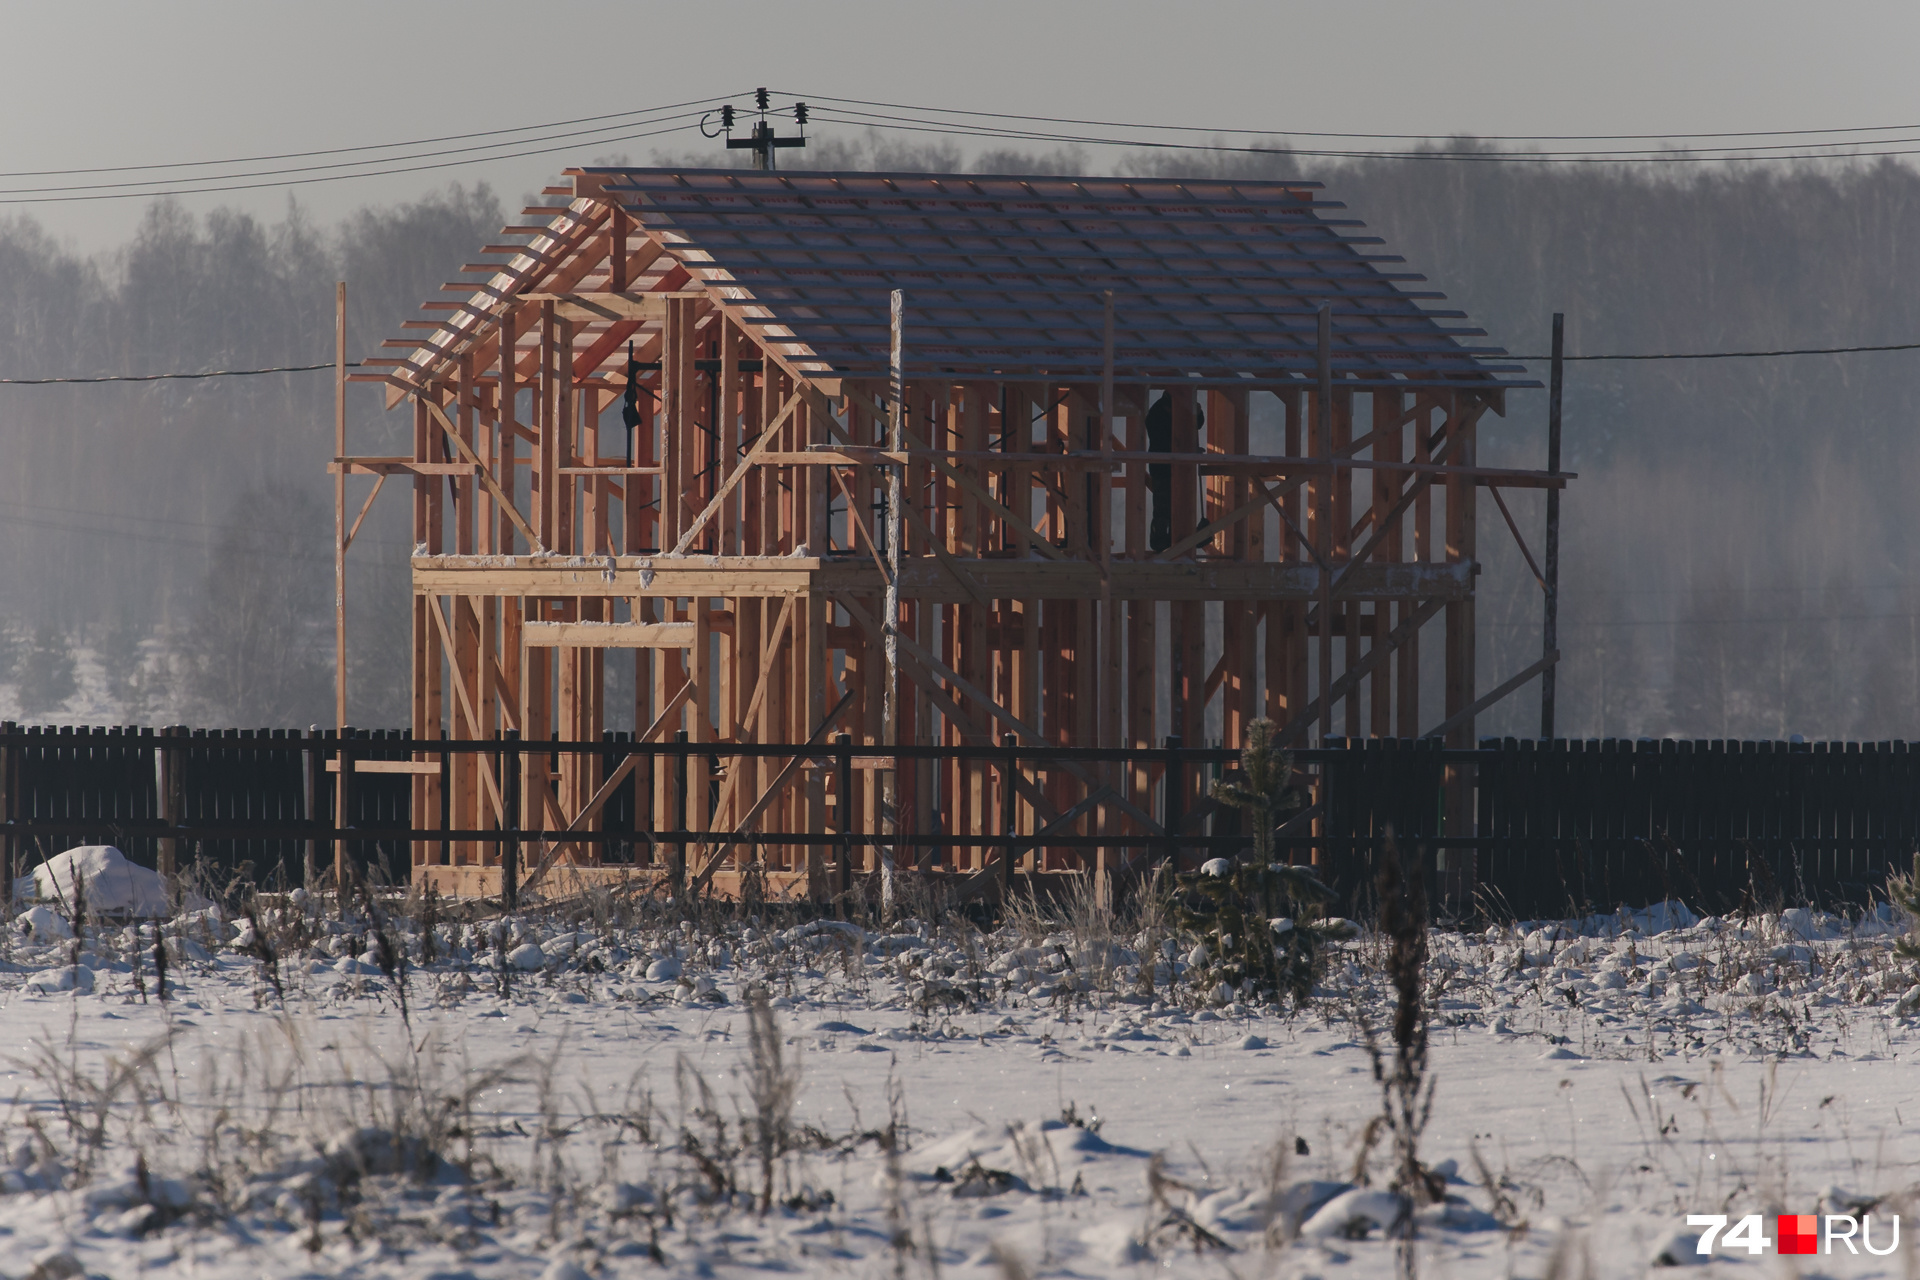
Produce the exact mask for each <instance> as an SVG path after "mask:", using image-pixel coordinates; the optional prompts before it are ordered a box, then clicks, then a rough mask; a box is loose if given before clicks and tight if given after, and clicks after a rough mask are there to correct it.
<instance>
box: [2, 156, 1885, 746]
mask: <svg viewBox="0 0 1920 1280" xmlns="http://www.w3.org/2000/svg"><path fill="white" fill-rule="evenodd" d="M783 159H790V157H783ZM808 160H809V164H810V167H818V168H881V169H903V170H955V169H972V170H977V171H997V172H1035V171H1041V172H1053V173H1075V172H1096V171H1106V172H1120V173H1131V174H1141V175H1145V174H1157V175H1163V176H1178V175H1188V176H1210V177H1211V176H1234V175H1240V174H1244V175H1247V176H1274V175H1285V176H1294V177H1307V178H1313V179H1317V180H1319V181H1321V182H1323V183H1324V184H1325V186H1326V188H1327V192H1326V194H1327V195H1328V196H1329V197H1331V198H1335V199H1339V200H1343V201H1345V202H1346V203H1347V204H1348V205H1349V206H1350V209H1351V211H1352V213H1353V215H1354V216H1357V217H1359V218H1361V219H1363V220H1365V221H1366V222H1367V223H1368V224H1369V225H1370V227H1371V228H1372V229H1373V230H1375V231H1376V232H1377V233H1378V234H1380V235H1381V236H1383V237H1384V238H1385V239H1386V241H1387V243H1388V245H1389V246H1390V247H1391V248H1392V250H1393V251H1395V252H1398V253H1400V254H1403V255H1404V256H1405V257H1406V259H1407V260H1408V263H1409V264H1410V265H1411V267H1412V268H1413V269H1415V270H1418V271H1421V272H1424V273H1425V274H1426V275H1427V276H1428V277H1429V278H1430V279H1431V281H1432V282H1433V284H1434V286H1435V287H1437V288H1439V289H1441V290H1444V291H1445V292H1446V293H1447V294H1448V296H1449V298H1450V299H1451V300H1452V304H1453V305H1458V306H1460V307H1461V308H1463V309H1464V310H1466V311H1467V312H1468V313H1469V314H1470V315H1472V317H1473V318H1474V320H1475V322H1476V323H1478V324H1479V325H1480V326H1482V327H1484V328H1485V329H1486V330H1487V332H1488V334H1489V336H1490V339H1491V340H1492V341H1493V342H1496V343H1499V344H1501V345H1503V346H1505V347H1506V348H1507V349H1508V350H1510V351H1513V352H1515V353H1519V354H1538V353H1542V352H1544V351H1545V350H1546V349H1547V342H1548V332H1549V318H1550V316H1551V314H1552V313H1553V312H1555V311H1562V312H1565V313H1566V315H1567V335H1568V339H1567V340H1568V349H1569V351H1570V352H1572V353H1575V354H1603V353H1620V352H1632V353H1638V352H1697V351H1716V350H1735V349H1742V350H1744V349H1769V348H1780V347H1800V346H1838V345H1854V344H1875V343H1891V342H1902V341H1920V306H1917V305H1916V290H1915V285H1916V283H1920V281H1917V280H1916V275H1915V271H1914V268H1913V267H1912V266H1911V265H1910V264H1909V263H1908V261H1907V259H1906V255H1905V252H1904V250H1905V248H1906V246H1907V245H1908V244H1910V243H1914V244H1920V237H1916V236H1915V235H1914V234H1913V233H1915V232H1916V231H1920V175H1917V174H1916V173H1915V171H1914V170H1912V169H1910V168H1908V167H1906V166H1904V165H1900V164H1897V163H1895V162H1892V161H1881V162H1879V163H1876V164H1866V163H1861V164H1858V165H1853V166H1847V165H1835V164H1832V163H1823V164H1820V165H1817V166H1814V165H1808V166H1794V165H1766V166H1755V167H1752V168H1745V169H1743V168H1739V167H1737V166H1708V165H1697V166H1696V165H1683V164H1682V165H1668V166H1654V167H1615V166H1560V165H1544V164H1520V163H1499V162H1446V161H1440V160H1414V161H1359V162H1344V163H1338V164H1331V165H1328V164H1322V163H1320V162H1311V163H1299V164H1296V163H1294V162H1292V161H1290V160H1289V159H1288V158H1286V157H1284V156H1263V157H1258V158H1233V159H1230V160H1227V161H1224V162H1221V161H1215V160H1212V159H1209V158H1206V157H1199V158H1194V157H1186V158H1169V157H1167V156H1165V155H1159V154H1156V155H1148V156H1137V157H1131V158H1129V159H1127V160H1126V161H1123V162H1121V163H1119V164H1112V165H1107V164H1103V163H1101V162H1097V161H1095V160H1094V159H1093V158H1091V157H1089V156H1087V155H1085V154H1082V153H1079V152H1075V151H1071V150H1068V151H1059V152H1053V153H1048V154H1041V155H1025V154H1019V153H1006V152H1002V153H991V154H985V155H978V156H974V157H972V158H971V159H969V158H967V157H966V156H964V155H962V154H961V153H960V152H959V151H957V150H956V149H954V148H952V147H951V146H947V145H943V144H933V145H928V146H905V147H903V146H897V145H890V144H887V143H885V142H884V141H881V140H879V139H876V138H867V139H852V140H845V141H839V142H832V141H829V142H827V143H826V144H824V145H821V144H816V146H815V147H814V148H813V149H812V150H811V151H810V152H809V153H808ZM671 161H672V162H674V163H688V162H691V163H713V158H712V157H709V156H705V155H700V156H684V157H672V158H671ZM504 212H505V210H504V209H503V206H502V202H501V201H500V199H499V198H498V197H497V196H496V195H495V194H494V193H492V192H491V191H489V190H488V189H487V188H485V187H473V188H463V187H458V186H456V187H451V188H448V189H446V190H443V191H440V192H436V193H433V194H431V195H428V196H426V197H425V198H423V199H421V200H419V201H417V202H415V203H411V204H403V205H398V206H394V207H388V208H370V209H366V210H363V211H361V212H359V213H357V214H355V215H353V216H351V217H349V218H346V219H344V220H342V221H341V222H340V223H338V224H337V225H330V226H319V225H315V224H313V223H312V222H310V221H309V220H307V219H306V218H305V217H304V216H302V215H301V213H300V212H299V210H298V208H297V207H296V206H293V205H291V204H290V205H289V208H288V212H287V214H286V216H285V217H283V218H282V219H281V220H280V221H278V222H276V223H271V224H269V223H266V222H263V221H261V220H259V219H256V218H253V217H250V216H247V215H244V214H240V213H233V212H220V213H214V214H211V215H208V216H205V217H192V216H189V215H187V214H186V213H184V212H182V211H181V210H180V209H179V208H177V207H175V206H171V205H167V204H164V203H162V204H156V205H154V206H153V207H152V208H150V209H149V210H148V211H147V215H146V217H145V220H144V222H143V223H142V225H141V227H140V229H139V231H138V233H137V234H136V235H135V236H134V237H133V239H132V240H131V241H130V242H129V243H127V244H126V245H125V246H123V247H121V248H120V249H118V250H116V251H114V252H112V253H107V254H101V255H96V256H92V257H86V256H81V255H78V254H76V253H74V252H71V251H69V250H67V249H65V248H63V247H62V245H61V243H60V242H59V240H58V239H57V230H58V228H57V226H54V227H47V226H42V225H41V224H39V223H37V222H35V221H33V220H31V219H28V218H17V219H14V220H11V221H4V222H0V376H10V377H48V376H73V375H89V374H105V373H142V372H160V371H168V370H181V369H209V368H245V367H256V366H263V365H277V364H306V363H313V362H315V361H318V360H325V359H328V358H330V356H331V354H332V325H333V312H332V291H333V283H334V281H335V280H337V279H345V280H346V281H347V282H348V290H349V298H350V300H351V305H350V308H349V332H350V341H349V352H350V355H351V356H353V357H358V356H359V355H362V354H366V353H369V352H372V351H373V350H374V348H375V347H376V346H377V344H378V342H379V340H380V339H381V338H382V337H384V336H387V335H389V334H392V333H395V332H397V331H398V326H399V322H400V321H401V320H402V319H405V318H408V317H410V316H412V315H414V314H416V313H417V308H418V306H419V303H420V302H421V301H422V300H423V299H426V298H428V297H430V296H433V295H434V294H435V293H436V292H437V291H438V287H439V285H440V283H441V282H442V281H444V280H447V279H449V278H450V277H451V275H452V273H454V272H455V270H456V269H457V268H458V267H459V265H460V264H461V263H463V262H466V261H469V260H471V258H472V256H473V254H474V252H475V250H476V249H477V248H478V246H479V245H481V244H482V243H485V242H487V241H489V240H492V239H495V238H497V237H496V234H495V233H496V232H497V231H498V229H499V227H500V226H501V224H502V222H503V221H504V220H505V219H504V217H503V214H504ZM1535 368H1536V369H1537V370H1538V371H1539V372H1540V374H1541V375H1542V376H1543V377H1544V372H1545V366H1544V364H1541V365H1537V366H1535ZM1916 388H1920V352H1907V353H1887V354H1874V355H1852V356H1803V357H1793V358H1783V359H1769V360H1716V361H1697V362H1695V361H1674V362H1657V363H1655V362H1647V363H1640V362H1635V363H1576V364H1572V365H1570V366H1569V373H1568V381H1567V392H1566V462H1565V465H1566V466H1567V467H1568V468H1570V469H1572V470H1575V471H1578V472H1579V473H1580V479H1579V480H1578V481H1577V482H1576V483H1575V484H1574V485H1573V487H1572V488H1571V489H1570V490H1569V492H1568V495H1567V498H1566V503H1565V520H1566V524H1565V533H1564V542H1563V548H1564V549H1563V605H1562V621H1561V634H1562V641H1561V648H1562V651H1563V653H1564V654H1565V658H1564V663H1563V667H1562V674H1561V677H1560V695H1559V697H1560V731H1561V732H1562V733H1563V734H1566V735H1572V736H1646V735H1654V736H1658V735H1679V736H1685V737H1716V738H1717V737H1745V738H1753V737H1764V738H1771V737H1785V736H1788V735H1791V734H1801V735H1805V736H1806V737H1809V738H1823V737H1831V738H1870V739H1872V738H1920V578H1917V577H1916V569H1920V565H1916V555H1915V552H1914V549H1913V540H1912V538H1911V537H1910V535H1909V528H1910V526H1911V524H1912V519H1911V516H1910V510H1911V507H1912V503H1911V501H1910V495H1911V494H1912V493H1913V492H1914V490H1915V482H1916V480H1920V434H1917V433H1916V432H1915V430H1914V417H1915V414H1914V403H1915V395H1914V392H1915V390H1916ZM331 413H332V388H331V379H330V378H329V377H328V376H327V375H326V374H324V373H322V374H281V375H270V376H264V377H258V378H232V379H221V380H215V381H207V382H174V383H148V384H108V385H91V386H71V387H36V388H28V387H4V388H0V450H4V456H5V458H6V465H5V466H4V467H0V533H3V536H0V599H4V600H5V602H6V603H5V607H4V610H3V611H0V618H3V619H4V622H5V627H4V634H3V635H0V714H12V715H15V716H17V717H20V718H25V719H32V720H82V721H93V722H99V721H102V720H115V721H118V720H124V721H127V722H134V723H159V722H162V721H171V720H185V721H191V722H195V723H206V724H244V725H295V724H307V723H314V722H322V721H326V720H328V719H330V717H331V701H332V700H331V670H332V650H331V645H332V632H331V626H330V612H329V602H330V588H331V567H330V552H329V536H330V531H331V528H332V519H331V511H330V509H329V507H330V502H331V487H330V483H329V480H328V478H327V476H326V474H325V471H324V464H325V459H326V458H327V456H328V455H329V452H330V449H331ZM351 417H352V422H353V427H352V430H353V433H354V443H353V447H354V449H355V450H356V451H364V452H374V453H378V452H387V451H398V450H399V449H400V447H401V445H400V443H399V440H398V433H399V430H400V428H401V426H402V423H401V422H400V419H399V417H398V416H397V415H388V414H385V413H384V412H383V411H382V410H381V408H380V403H379V399H378V395H377V393H376V392H373V391H370V390H364V389H356V391H355V393H354V397H353V400H352V412H351ZM1544 417H1545V397H1544V395H1543V394H1542V393H1539V392H1524V393H1516V394H1515V395H1513V396H1512V397H1511V398H1510V401H1509V405H1508V410H1507V415H1506V417H1505V418H1504V419H1502V420H1497V421H1494V422H1493V423H1492V425H1491V426H1489V427H1487V428H1486V429H1485V430H1484V432H1483V443H1482V448H1481V453H1482V458H1483V460H1485V461H1489V462H1498V463H1500V464H1503V465H1515V466H1529V467H1537V466H1541V465H1543V464H1544V460H1545V432H1544ZM1530 499H1531V500H1532V502H1531V505H1529V500H1530ZM404 508H405V504H404V502H402V501H399V500H395V501H393V502H391V503H387V502H383V503H382V504H381V507H380V508H377V509H376V514H375V515H374V516H373V517H372V518H370V519H369V521H368V525H367V528H366V529H364V530H363V531H362V533H361V535H360V538H359V540H358V541H356V543H355V545H354V550H353V554H352V557H351V561H352V565H353V567H352V570H351V577H350V584H349V591H350V599H351V601H352V609H353V611H354V615H355V622H354V626H355V633H354V634H355V640H354V647H353V649H352V651H351V652H350V659H351V667H352V671H353V679H352V688H353V694H354V696H353V702H352V706H351V714H352V717H353V719H354V720H355V722H356V723H360V724H367V725H388V724H393V725H397V724H401V723H404V718H405V715H404V713H405V669H404V654H405V627H406V616H405V598H406V589H405V584H406V576H405V575H406V568H405V566H406V555H407V552H408V550H409V546H408V542H407V537H406V535H407V523H406V512H405V509H404ZM1514 515H1515V517H1516V519H1517V520H1519V521H1520V523H1521V527H1522V529H1523V530H1524V531H1525V532H1526V534H1527V536H1528V538H1529V540H1530V542H1531V543H1532V545H1533V547H1534V549H1535V552H1536V554H1537V553H1538V549H1539V533H1540V525H1541V518H1542V517H1541V507H1540V505H1539V503H1538V501H1537V495H1517V496H1516V500H1515V501H1514ZM1481 522H1482V523H1481V546H1482V549H1483V558H1484V559H1485V560H1486V561H1487V569H1486V572H1485V574H1484V576H1483V577H1482V579H1481V591H1482V595H1481V600H1482V620H1483V621H1482V626H1483V635H1484V638H1483V641H1482V644H1481V646H1480V651H1479V652H1480V664H1481V671H1480V676H1481V681H1482V686H1483V687H1490V686H1491V685H1492V684H1494V683H1497V682H1498V681H1500V680H1502V679H1504V678H1505V677H1506V676H1507V675H1508V674H1511V673H1512V672H1513V671H1515V670H1518V669H1519V668H1520V667H1522V666H1524V665H1526V664H1527V663H1528V662H1529V661H1531V660H1532V659H1533V657H1535V656H1537V653H1538V649H1539V642H1540V641H1539V623H1540V592H1539V589H1538V587H1537V586H1535V585H1534V583H1533V581H1532V578H1531V576H1530V575H1529V574H1528V572H1527V570H1526V568H1525V565H1524V564H1523V562H1522V561H1521V559H1520V557H1519V554H1518V552H1516V551H1513V550H1512V549H1511V539H1510V538H1509V537H1508V535H1507V534H1506V531H1505V527H1504V524H1503V522H1501V520H1500V517H1499V515H1498V513H1497V512H1495V511H1491V510H1489V511H1485V512H1483V513H1482V516H1481ZM1537 705H1538V703H1537V694H1536V693H1535V692H1534V691H1533V690H1531V689H1529V690H1527V691H1525V692H1523V693H1521V694H1518V695H1516V696H1515V697H1514V698H1512V699H1510V700H1509V701H1508V703H1506V704H1504V705H1503V706H1502V707H1500V708H1498V709H1497V710H1495V711H1494V712H1491V713H1489V714H1488V715H1487V716H1486V717H1485V718H1484V719H1483V720H1482V722H1481V728H1482V731H1483V732H1486V733H1514V734H1521V735H1531V734H1533V733H1535V732H1537V728H1538V711H1537Z"/></svg>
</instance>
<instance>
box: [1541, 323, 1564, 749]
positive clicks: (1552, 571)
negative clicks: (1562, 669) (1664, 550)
mask: <svg viewBox="0 0 1920 1280" xmlns="http://www.w3.org/2000/svg"><path fill="white" fill-rule="evenodd" d="M1565 322H1566V316H1565V314H1564V313H1562V312H1559V311H1556V312H1554V313H1553V372H1552V373H1551V374H1549V375H1548V378H1547V470H1548V471H1549V472H1557V471H1559V470H1560V375H1561V371H1562V369H1563V368H1564V367H1565V352H1564V345H1563V344H1564V339H1565V336H1566V323H1565ZM1546 579H1547V615H1546V622H1545V623H1544V625H1542V626H1541V628H1540V656H1541V657H1543V658H1544V657H1548V656H1550V655H1551V654H1552V653H1553V651H1554V650H1555V649H1557V648H1559V647H1560V490H1558V489H1549V490H1547V564H1546ZM1558 668H1559V664H1558V663H1554V664H1551V665H1549V666H1548V667H1547V669H1546V670H1545V671H1542V672H1541V673H1540V736H1541V738H1543V739H1545V740H1546V741H1548V742H1552V741H1553V711H1554V706H1553V696H1554V692H1555V691H1554V679H1555V676H1556V675H1557V673H1558Z"/></svg>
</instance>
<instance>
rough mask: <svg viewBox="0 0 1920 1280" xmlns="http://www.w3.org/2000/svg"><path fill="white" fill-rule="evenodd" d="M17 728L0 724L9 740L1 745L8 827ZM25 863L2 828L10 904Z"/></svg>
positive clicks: (1, 810) (2, 812)
mask: <svg viewBox="0 0 1920 1280" xmlns="http://www.w3.org/2000/svg"><path fill="white" fill-rule="evenodd" d="M17 728H19V726H18V725H16V724H14V722H13V721H11V720H8V721H5V722H4V723H0V735H4V736H5V737H6V739H7V740H6V741H5V742H4V743H0V824H7V825H11V824H12V822H13V816H14V815H13V793H14V780H13V777H14V768H13V757H14V745H13V734H14V730H15V729H17ZM23 861H25V859H24V858H22V857H21V846H20V843H19V841H17V840H15V839H14V837H13V836H11V835H8V834H6V832H5V829H4V827H0V875H5V876H6V877H7V895H8V899H7V900H8V902H9V904H11V902H12V895H13V884H14V881H16V880H18V879H19V878H20V864H21V862H23Z"/></svg>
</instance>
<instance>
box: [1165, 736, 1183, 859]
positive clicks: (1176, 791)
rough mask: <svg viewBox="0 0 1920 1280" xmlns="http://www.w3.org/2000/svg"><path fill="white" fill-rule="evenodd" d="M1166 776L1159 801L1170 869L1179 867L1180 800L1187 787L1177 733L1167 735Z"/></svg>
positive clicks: (1181, 820)
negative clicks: (1162, 793) (1164, 790)
mask: <svg viewBox="0 0 1920 1280" xmlns="http://www.w3.org/2000/svg"><path fill="white" fill-rule="evenodd" d="M1166 745H1167V777H1166V781H1165V783H1164V784H1163V785H1164V786H1165V787H1166V795H1165V797H1164V798H1163V799H1162V800H1161V802H1160V826H1161V829H1162V830H1164V831H1165V832H1166V833H1167V861H1168V862H1169V863H1170V864H1172V866H1171V869H1172V870H1174V871H1178V870H1179V869H1180V824H1181V823H1182V822H1183V821H1184V820H1185V819H1184V818H1183V817H1182V816H1181V814H1182V806H1181V803H1180V802H1181V801H1182V800H1183V799H1185V795H1184V793H1185V791H1186V787H1187V779H1186V769H1185V767H1184V766H1183V765H1182V763H1181V760H1180V747H1181V742H1180V739H1179V737H1178V736H1177V735H1172V734H1170V735H1168V737H1167V740H1166Z"/></svg>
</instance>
